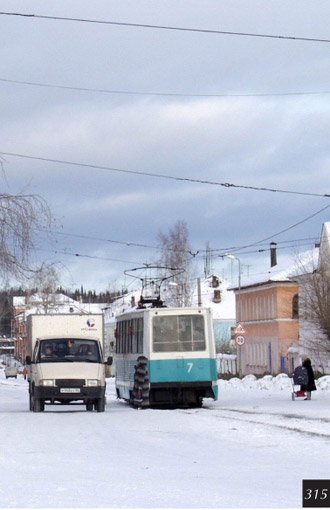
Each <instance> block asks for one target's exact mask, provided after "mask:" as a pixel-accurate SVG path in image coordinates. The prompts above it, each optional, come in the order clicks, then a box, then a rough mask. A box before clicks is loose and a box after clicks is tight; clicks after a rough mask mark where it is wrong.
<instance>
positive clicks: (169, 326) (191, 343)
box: [152, 315, 206, 352]
mask: <svg viewBox="0 0 330 510" xmlns="http://www.w3.org/2000/svg"><path fill="white" fill-rule="evenodd" d="M152 330H153V350H154V352H182V351H204V350H205V348H206V342H205V326H204V317H202V316H201V315H172V316H164V315H163V316H161V317H160V316H158V317H153V328H152Z"/></svg>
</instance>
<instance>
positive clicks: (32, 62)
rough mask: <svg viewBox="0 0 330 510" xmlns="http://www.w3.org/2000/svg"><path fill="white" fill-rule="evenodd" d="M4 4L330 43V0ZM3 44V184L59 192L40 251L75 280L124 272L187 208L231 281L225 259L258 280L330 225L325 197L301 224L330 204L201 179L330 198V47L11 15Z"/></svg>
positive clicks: (1, 21) (9, 189)
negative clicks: (273, 259) (273, 255)
mask: <svg viewBox="0 0 330 510" xmlns="http://www.w3.org/2000/svg"><path fill="white" fill-rule="evenodd" d="M0 11H1V12H2V13H3V12H7V13H25V14H35V15H40V16H54V17H62V18H63V17H66V18H68V17H71V18H77V19H78V18H79V19H85V20H86V19H88V20H98V21H112V22H122V23H131V24H133V23H134V24H144V25H146V24H149V25H158V26H167V27H181V28H195V29H206V30H213V31H227V32H240V33H251V34H263V35H275V36H292V37H301V38H314V39H315V38H316V39H329V19H330V4H329V2H328V0H326V1H321V0H314V1H313V2H311V1H310V0H290V2H288V1H287V0H284V1H282V0H274V1H272V0H267V1H266V0H263V1H261V0H260V1H257V0H249V1H246V0H202V1H201V0H199V1H197V0H195V1H193V0H190V1H189V0H175V1H174V0H139V1H137V0H117V1H111V0H94V1H93V2H90V1H85V0H79V1H78V0H77V1H75V0H58V1H56V2H51V1H44V0H42V1H41V0H40V1H37V0H30V1H29V2H25V1H23V0H22V1H19V0H2V1H0ZM0 52H1V71H0V90H1V110H0V111H1V122H0V153H7V155H6V154H3V155H2V160H3V161H4V170H5V177H4V175H2V176H1V181H0V182H1V190H2V192H6V193H18V192H22V193H35V194H38V195H41V196H42V197H43V198H45V199H46V200H47V202H48V203H49V205H50V207H51V210H52V213H53V215H54V218H55V219H56V224H55V227H54V232H55V234H54V236H53V238H52V239H49V240H47V239H39V241H38V248H39V250H38V251H37V257H38V258H39V260H40V261H47V262H57V263H58V267H59V268H60V270H61V277H62V283H63V285H64V286H67V287H70V288H76V287H80V285H81V284H83V285H84V287H85V288H92V289H96V290H106V289H107V288H109V286H110V287H113V286H115V285H117V286H118V287H121V285H122V284H123V283H126V284H128V283H130V281H128V280H127V279H126V281H125V280H124V270H126V269H130V268H132V267H137V266H141V265H143V264H144V263H151V262H152V261H154V260H155V258H156V257H157V250H156V249H155V248H153V247H156V246H157V244H158V239H157V236H158V233H159V231H162V232H164V233H166V232H168V229H170V228H173V227H174V225H175V223H176V222H177V221H178V220H185V221H186V223H187V226H188V230H189V240H190V244H191V247H192V250H193V252H195V253H196V252H197V251H198V252H199V253H198V257H196V261H199V264H198V265H197V268H198V269H197V272H196V277H198V276H202V275H203V250H205V248H206V243H209V244H210V247H211V248H213V249H219V250H220V251H218V252H215V256H214V258H213V262H212V267H213V269H214V271H215V272H216V273H218V274H219V275H220V276H224V277H227V278H228V279H230V278H231V277H232V276H233V270H232V267H231V262H230V261H229V260H228V259H225V260H223V259H222V258H219V257H218V255H219V254H223V253H224V252H228V251H231V252H232V253H235V254H236V256H238V257H239V258H240V260H241V263H242V268H243V272H244V274H247V273H249V274H250V275H251V274H253V273H257V272H259V271H262V270H264V269H267V268H268V267H269V253H268V248H269V243H270V241H274V242H277V243H278V248H279V249H278V258H279V259H281V260H283V258H287V259H288V261H289V258H290V257H291V258H292V257H293V256H294V253H295V252H296V251H304V250H307V249H309V248H311V247H313V245H314V242H315V240H317V238H319V236H320V234H321V228H322V223H323V222H324V221H328V220H329V211H330V207H329V208H328V209H325V210H324V211H323V212H320V213H319V214H316V215H315V216H313V217H312V218H310V219H309V220H307V221H304V222H302V221H303V220H305V219H306V218H308V217H309V216H312V215H314V214H315V213H317V212H318V211H320V210H321V209H324V208H326V207H327V206H330V198H326V197H319V196H312V195H311V196H308V195H304V194H289V193H280V192H276V193H274V192H270V191H258V190H251V189H244V188H242V187H223V186H219V185H216V184H207V183H198V182H192V181H193V180H205V181H210V182H213V183H231V184H235V185H237V186H248V187H257V188H269V189H275V190H284V191H293V192H301V193H311V194H315V195H317V194H320V195H324V194H329V193H330V178H329V175H330V172H329V161H330V146H329V140H330V105H329V99H330V79H329V78H330V65H329V64H330V58H329V54H330V42H316V41H315V42H312V41H308V40H305V41H301V40H292V39H291V40H290V39H280V38H266V37H249V36H242V35H241V36H239V35H225V34H219V33H207V32H193V31H179V30H164V29H156V28H145V27H144V28H143V27H131V26H119V25H109V24H100V23H86V22H77V21H64V20H59V19H57V20H55V19H40V18H31V17H19V16H7V15H4V14H0ZM17 82H25V83H17ZM28 83H30V84H28ZM32 84H35V85H32ZM42 85H48V86H47V87H46V86H42ZM65 87H67V88H65ZM78 89H94V91H93V90H84V91H82V90H78ZM101 90H103V91H104V92H101ZM110 91H113V92H117V93H110ZM119 92H122V93H119ZM125 92H126V93H125ZM127 92H131V93H130V94H128V93H127ZM133 93H134V94H133ZM151 93H154V94H155V95H152V94H151ZM161 94H164V95H161ZM166 94H167V95H166ZM238 96H239V97H238ZM8 153H12V154H17V155H21V156H32V157H33V158H44V159H48V160H57V161H63V162H66V163H55V162H51V161H45V160H42V159H27V158H23V157H18V156H12V155H8ZM70 162H71V163H76V164H75V165H73V164H70ZM79 163H80V164H81V165H79ZM84 165H85V166H84ZM88 165H90V166H88ZM96 166H99V167H104V168H103V169H101V168H95V167H96ZM111 168H112V169H118V170H128V171H133V172H137V173H125V172H118V171H113V170H110V169H111ZM143 173H147V174H153V176H150V175H149V176H148V175H141V174H143ZM156 175H162V176H174V177H180V178H185V179H190V181H189V180H187V181H180V180H179V181H178V180H173V179H166V178H165V177H157V176H156ZM300 222H302V223H300ZM297 223H300V225H298V226H296V227H294V228H292V229H290V230H288V231H287V232H285V233H282V234H280V235H276V234H278V233H279V232H282V231H284V230H286V229H288V228H289V227H291V226H293V225H295V224H297ZM79 236H81V237H79ZM90 238H93V239H90ZM265 238H267V241H265V242H264V243H263V244H262V245H258V246H255V245H254V246H251V247H250V248H244V249H241V250H235V248H237V247H244V246H249V245H253V244H255V243H257V242H258V241H261V240H263V239H265ZM105 240H111V241H115V242H107V241H105ZM300 240H304V241H300ZM122 242H130V243H136V244H141V245H148V246H150V248H145V247H140V246H132V245H130V246H127V245H124V244H120V243H122ZM284 247H285V249H284ZM260 249H265V250H267V251H266V252H264V251H263V252H258V250H260ZM246 252H249V253H246ZM76 253H78V254H79V255H80V257H76V256H74V255H72V254H76ZM104 259H108V260H104ZM111 259H115V260H111ZM234 265H235V264H234ZM236 270H237V268H234V279H235V271H236ZM134 285H135V284H134Z"/></svg>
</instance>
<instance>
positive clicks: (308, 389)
mask: <svg viewBox="0 0 330 510" xmlns="http://www.w3.org/2000/svg"><path fill="white" fill-rule="evenodd" d="M302 366H303V367H305V368H306V370H307V373H308V383H307V384H303V385H302V386H301V388H300V389H301V390H302V391H306V393H307V399H306V400H311V398H312V395H311V392H312V391H315V390H316V386H315V378H314V372H313V369H312V363H311V360H310V359H309V358H305V359H304V361H303V364H302Z"/></svg>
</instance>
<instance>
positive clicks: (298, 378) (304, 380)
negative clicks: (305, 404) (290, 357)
mask: <svg viewBox="0 0 330 510" xmlns="http://www.w3.org/2000/svg"><path fill="white" fill-rule="evenodd" d="M307 384H308V372H307V369H306V368H305V367H302V366H299V367H297V368H295V370H294V372H293V381H292V400H295V399H296V398H297V397H305V398H307V393H306V391H304V390H301V389H300V388H301V386H305V387H306V385H307ZM296 386H299V388H296Z"/></svg>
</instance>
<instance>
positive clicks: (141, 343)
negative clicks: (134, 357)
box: [137, 317, 143, 354]
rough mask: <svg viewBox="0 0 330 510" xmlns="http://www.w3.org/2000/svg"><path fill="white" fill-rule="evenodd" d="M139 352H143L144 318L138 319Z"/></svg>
mask: <svg viewBox="0 0 330 510" xmlns="http://www.w3.org/2000/svg"><path fill="white" fill-rule="evenodd" d="M137 352H138V353H139V354H142V353H143V318H142V317H140V318H139V319H137Z"/></svg>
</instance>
